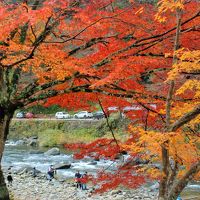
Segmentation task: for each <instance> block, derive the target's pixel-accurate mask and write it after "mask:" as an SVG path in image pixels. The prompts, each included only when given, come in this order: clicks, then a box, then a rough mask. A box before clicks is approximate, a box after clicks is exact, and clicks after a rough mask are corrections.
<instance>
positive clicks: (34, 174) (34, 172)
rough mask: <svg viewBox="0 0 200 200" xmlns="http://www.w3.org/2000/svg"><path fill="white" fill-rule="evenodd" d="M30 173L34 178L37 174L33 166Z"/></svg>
mask: <svg viewBox="0 0 200 200" xmlns="http://www.w3.org/2000/svg"><path fill="white" fill-rule="evenodd" d="M32 175H33V178H35V177H36V176H37V170H36V168H35V167H33V173H32Z"/></svg>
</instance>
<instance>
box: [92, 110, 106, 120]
mask: <svg viewBox="0 0 200 200" xmlns="http://www.w3.org/2000/svg"><path fill="white" fill-rule="evenodd" d="M93 117H94V118H95V119H102V118H104V117H105V115H104V113H103V111H97V112H95V113H93Z"/></svg>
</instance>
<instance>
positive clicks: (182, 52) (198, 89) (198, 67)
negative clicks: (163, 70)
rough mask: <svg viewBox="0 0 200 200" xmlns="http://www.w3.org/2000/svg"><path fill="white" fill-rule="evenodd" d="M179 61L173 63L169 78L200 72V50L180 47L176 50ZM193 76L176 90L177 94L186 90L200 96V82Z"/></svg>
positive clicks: (173, 78) (197, 96) (196, 96)
mask: <svg viewBox="0 0 200 200" xmlns="http://www.w3.org/2000/svg"><path fill="white" fill-rule="evenodd" d="M175 56H176V57H177V59H178V61H177V63H176V64H174V65H173V68H172V70H171V71H170V72H169V73H168V79H167V80H175V79H177V78H178V77H179V76H181V75H184V74H186V75H187V74H188V75H192V76H193V75H195V74H199V73H200V50H196V51H189V50H186V49H179V50H178V51H176V52H175ZM196 77H197V76H193V78H192V79H189V80H186V81H185V83H183V85H182V86H180V87H179V89H178V90H177V92H176V95H180V94H184V93H185V91H186V90H190V91H191V92H193V93H194V97H195V98H199V97H200V82H199V80H198V79H196Z"/></svg>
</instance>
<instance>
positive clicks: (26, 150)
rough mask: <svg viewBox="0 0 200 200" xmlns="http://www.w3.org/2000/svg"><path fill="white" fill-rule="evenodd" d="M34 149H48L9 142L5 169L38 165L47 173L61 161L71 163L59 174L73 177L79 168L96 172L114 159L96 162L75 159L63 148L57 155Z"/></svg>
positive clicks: (6, 150) (91, 172) (5, 152)
mask: <svg viewBox="0 0 200 200" xmlns="http://www.w3.org/2000/svg"><path fill="white" fill-rule="evenodd" d="M33 150H39V151H41V152H45V151H47V150H48V149H45V148H39V149H35V148H31V147H28V146H19V145H15V143H14V142H9V143H7V144H6V147H5V151H4V155H3V160H2V166H3V168H4V169H6V168H8V167H10V166H12V169H13V171H15V170H16V171H17V170H18V169H20V168H22V167H24V166H26V165H27V166H31V167H36V169H38V170H39V171H41V172H43V173H46V172H47V170H48V167H49V166H50V165H55V164H60V163H63V162H64V163H66V162H67V163H70V164H71V167H70V169H64V170H57V173H58V176H63V177H65V178H72V177H74V174H75V172H76V171H77V170H80V171H81V172H84V171H87V172H89V173H90V174H95V173H96V171H97V170H100V169H103V168H107V167H109V166H112V167H113V165H112V163H113V162H112V161H109V160H100V161H98V162H94V161H93V160H92V159H91V158H85V159H83V160H75V159H73V154H72V153H69V152H65V150H64V149H61V154H60V155H56V156H49V155H45V154H44V153H39V154H34V153H32V152H33Z"/></svg>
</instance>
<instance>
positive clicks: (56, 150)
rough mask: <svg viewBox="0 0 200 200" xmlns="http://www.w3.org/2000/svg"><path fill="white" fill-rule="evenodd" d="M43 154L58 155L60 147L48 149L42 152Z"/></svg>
mask: <svg viewBox="0 0 200 200" xmlns="http://www.w3.org/2000/svg"><path fill="white" fill-rule="evenodd" d="M44 154H45V155H48V156H56V155H60V149H59V148H57V147H54V148H52V149H49V150H48V151H47V152H45V153H44Z"/></svg>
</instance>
